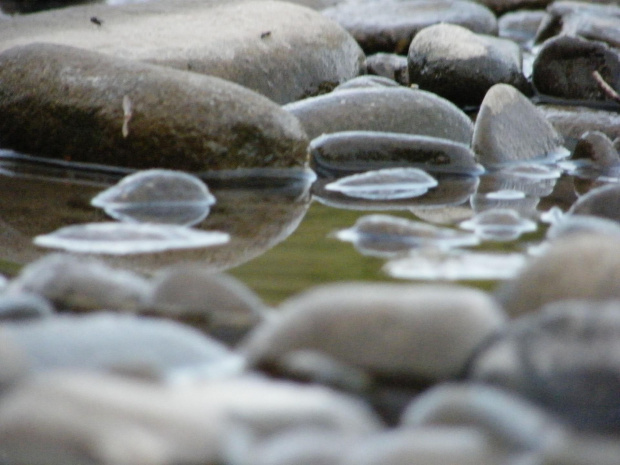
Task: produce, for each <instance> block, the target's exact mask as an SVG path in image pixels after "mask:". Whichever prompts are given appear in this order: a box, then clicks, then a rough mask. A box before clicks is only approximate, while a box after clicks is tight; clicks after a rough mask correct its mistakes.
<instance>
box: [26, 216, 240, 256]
mask: <svg viewBox="0 0 620 465" xmlns="http://www.w3.org/2000/svg"><path fill="white" fill-rule="evenodd" d="M229 240H230V235H229V234H228V233H224V232H219V231H203V230H198V229H190V228H188V227H185V226H177V225H171V224H155V223H142V224H137V223H86V224H78V225H73V226H65V227H63V228H60V229H58V230H57V231H54V232H52V233H50V234H44V235H40V236H37V237H35V238H34V243H35V244H36V245H38V246H41V247H50V248H54V249H61V250H66V251H68V252H77V253H87V254H110V255H133V254H143V253H154V252H163V251H166V250H174V249H197V248H202V247H211V246H215V245H221V244H225V243H226V242H228V241H229Z"/></svg>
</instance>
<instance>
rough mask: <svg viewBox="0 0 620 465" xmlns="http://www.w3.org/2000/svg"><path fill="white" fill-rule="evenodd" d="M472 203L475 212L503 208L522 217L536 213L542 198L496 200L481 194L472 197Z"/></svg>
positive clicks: (526, 197)
mask: <svg viewBox="0 0 620 465" xmlns="http://www.w3.org/2000/svg"><path fill="white" fill-rule="evenodd" d="M470 202H471V207H472V208H473V210H474V211H475V212H483V211H486V210H492V209H497V208H502V209H511V210H515V211H517V212H519V214H520V215H522V216H530V215H532V214H533V213H534V212H535V211H536V207H537V206H538V203H539V202H540V198H539V197H529V196H525V197H521V198H515V199H505V198H504V199H494V198H489V197H487V194H484V193H480V194H474V195H472V196H471V199H470Z"/></svg>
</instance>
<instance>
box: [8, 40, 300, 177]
mask: <svg viewBox="0 0 620 465" xmlns="http://www.w3.org/2000/svg"><path fill="white" fill-rule="evenodd" d="M0 82H1V83H2V85H0V113H1V114H2V115H3V118H2V119H1V120H0V143H1V144H2V145H3V146H5V147H9V148H12V149H14V150H18V151H22V152H26V153H28V154H31V155H41V156H45V157H51V158H61V159H64V160H71V161H77V162H90V163H98V164H108V165H117V166H124V167H131V168H142V169H145V168H155V167H159V168H171V169H180V170H185V171H203V170H215V169H236V168H256V167H272V168H276V167H277V168H284V167H301V166H304V164H305V163H306V158H307V153H306V147H307V139H306V136H305V134H304V132H303V129H302V128H301V127H300V126H299V123H298V121H296V120H295V118H292V117H291V116H290V115H289V114H287V113H286V112H285V111H283V110H282V109H281V108H280V107H279V106H278V105H276V104H275V103H273V102H272V101H270V100H269V99H267V98H265V97H263V96H261V95H259V94H257V93H255V92H252V91H250V90H248V89H246V88H243V87H241V86H239V85H237V84H233V83H231V82H227V81H224V80H222V79H219V78H215V77H210V76H203V75H199V74H196V73H188V72H183V71H178V70H173V69H169V68H165V67H160V66H155V65H150V64H145V63H140V62H137V61H129V60H124V59H119V58H113V57H109V56H106V55H103V54H100V53H96V52H91V51H87V50H82V49H78V48H74V47H67V46H63V45H51V44H32V45H27V46H23V47H15V48H13V49H11V50H8V51H5V52H3V53H2V54H0Z"/></svg>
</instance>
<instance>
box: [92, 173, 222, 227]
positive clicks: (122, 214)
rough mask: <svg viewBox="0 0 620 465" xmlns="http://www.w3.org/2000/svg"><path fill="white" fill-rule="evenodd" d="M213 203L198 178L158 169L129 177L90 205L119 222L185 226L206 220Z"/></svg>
mask: <svg viewBox="0 0 620 465" xmlns="http://www.w3.org/2000/svg"><path fill="white" fill-rule="evenodd" d="M214 203H215V197H213V195H211V193H210V192H209V189H208V188H207V186H206V184H205V183H204V182H203V181H201V180H200V179H199V178H198V177H196V176H193V175H191V174H188V173H183V172H178V171H172V170H157V169H153V170H146V171H139V172H137V173H135V174H132V175H129V176H127V177H125V178H123V179H122V180H121V181H120V182H119V183H118V184H116V185H115V186H113V187H110V188H108V189H106V190H105V191H103V192H100V193H99V194H97V195H96V196H95V197H94V198H93V199H92V200H91V205H93V206H95V207H100V208H103V209H104V210H105V212H106V213H107V214H108V215H110V216H111V217H112V218H114V219H117V220H121V221H129V222H136V223H169V224H180V225H184V226H191V225H194V224H197V223H199V222H201V221H202V220H204V219H205V218H206V217H207V215H208V214H209V209H210V207H211V205H213V204H214Z"/></svg>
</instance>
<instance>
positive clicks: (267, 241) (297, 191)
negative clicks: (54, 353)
mask: <svg viewBox="0 0 620 465" xmlns="http://www.w3.org/2000/svg"><path fill="white" fill-rule="evenodd" d="M15 163H16V162H13V165H15ZM2 167H3V168H4V171H3V173H6V174H4V175H0V196H1V197H2V198H3V209H2V212H1V213H0V239H1V240H2V242H0V258H2V259H3V260H5V261H6V262H10V263H15V264H26V263H29V262H31V261H33V260H36V259H37V258H40V257H41V256H42V255H43V254H45V253H46V251H45V250H44V249H41V248H39V247H36V246H34V245H33V243H32V239H33V238H34V237H35V236H38V235H42V234H47V233H49V232H50V231H54V230H56V229H60V228H62V227H64V226H67V225H70V224H82V223H93V222H99V221H106V215H105V214H104V213H103V212H102V211H100V210H98V209H95V208H93V207H92V206H91V205H90V199H91V198H93V197H94V196H95V195H96V194H97V193H98V192H99V191H101V189H102V187H109V186H110V185H112V184H114V183H116V182H118V180H119V179H120V178H121V177H122V176H123V175H125V174H126V172H122V173H121V174H120V175H118V174H117V175H116V176H115V177H114V176H112V175H110V174H105V173H104V174H101V173H98V172H97V173H86V172H84V171H83V170H70V169H69V168H68V167H64V168H63V169H60V168H56V169H52V168H49V167H46V166H43V167H41V166H37V167H32V166H31V167H27V166H22V165H20V170H16V169H14V168H15V166H13V167H11V169H10V170H9V169H8V168H7V167H6V165H5V164H4V163H3V164H2ZM33 170H36V176H34V177H33V176H31V175H30V174H31V173H30V172H31V171H33ZM7 171H9V172H8V173H7ZM240 171H243V170H240ZM46 172H49V173H50V174H51V173H53V175H54V177H52V176H51V175H50V176H47V177H46V176H45V173H46ZM87 175H88V176H87ZM205 176H207V174H206V173H201V174H200V177H201V178H205V179H207V182H208V183H209V186H211V187H212V190H213V192H214V193H215V196H216V197H217V199H218V203H217V204H216V205H215V206H214V208H213V209H212V211H211V213H210V215H209V217H208V218H207V219H206V220H205V221H203V222H202V223H201V225H200V229H204V230H214V231H223V232H227V233H228V234H230V236H231V240H230V242H228V243H226V244H224V245H220V246H217V247H210V248H205V249H188V250H177V251H169V252H163V253H154V254H143V255H139V256H129V257H124V256H106V257H105V261H106V262H108V264H111V265H113V266H117V267H120V268H126V269H133V270H137V271H142V272H149V273H151V272H153V271H155V270H157V269H159V268H162V267H165V266H169V265H171V264H173V263H177V262H179V261H189V262H198V263H201V264H202V265H203V266H205V267H207V268H210V269H227V268H231V267H233V266H237V265H240V264H241V263H245V262H247V261H249V260H251V259H253V258H255V257H257V256H259V255H261V254H262V253H264V252H265V251H267V250H268V249H270V248H271V247H273V246H275V245H276V244H277V243H279V242H281V241H283V240H284V239H285V238H286V237H288V236H289V235H290V234H291V233H292V232H293V231H294V230H295V229H296V227H297V225H298V224H299V222H300V221H301V220H302V218H303V216H304V215H305V212H306V210H307V208H308V206H309V202H310V195H309V189H310V184H311V182H312V179H314V178H313V177H312V176H310V174H309V173H308V172H304V171H300V170H275V171H263V170H258V171H253V170H247V171H243V172H240V173H234V175H231V176H229V177H227V176H226V173H224V172H221V173H218V176H217V177H218V178H219V180H214V179H211V178H206V177H205Z"/></svg>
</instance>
